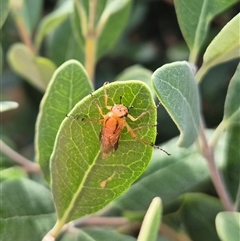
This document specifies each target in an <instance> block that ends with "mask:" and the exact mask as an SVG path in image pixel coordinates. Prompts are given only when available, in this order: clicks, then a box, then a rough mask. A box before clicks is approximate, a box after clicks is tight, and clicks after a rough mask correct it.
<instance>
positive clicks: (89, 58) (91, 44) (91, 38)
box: [85, 0, 98, 85]
mask: <svg viewBox="0 0 240 241" xmlns="http://www.w3.org/2000/svg"><path fill="white" fill-rule="evenodd" d="M96 8H97V0H90V2H89V22H88V31H87V35H86V45H85V56H86V57H85V67H86V70H87V72H88V75H89V78H90V80H91V81H92V83H93V85H94V75H95V64H96V46H97V37H98V36H97V33H96V29H95V18H96Z"/></svg>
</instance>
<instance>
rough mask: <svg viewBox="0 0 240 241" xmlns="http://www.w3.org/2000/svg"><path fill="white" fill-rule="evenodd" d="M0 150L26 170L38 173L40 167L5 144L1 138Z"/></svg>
mask: <svg viewBox="0 0 240 241" xmlns="http://www.w3.org/2000/svg"><path fill="white" fill-rule="evenodd" d="M0 151H1V152H2V153H3V154H5V155H6V156H8V157H9V158H10V159H12V160H13V161H15V162H16V163H17V164H19V165H21V166H22V167H23V168H24V169H25V170H26V171H27V172H33V173H40V167H39V165H38V164H37V163H34V162H32V161H30V160H28V159H27V158H25V157H23V156H22V155H20V154H19V153H17V152H16V151H14V150H13V149H12V148H10V147H9V146H8V145H7V144H5V143H4V142H3V141H2V140H0Z"/></svg>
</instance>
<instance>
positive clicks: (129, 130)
mask: <svg viewBox="0 0 240 241" xmlns="http://www.w3.org/2000/svg"><path fill="white" fill-rule="evenodd" d="M125 126H126V128H127V130H128V132H129V133H130V135H131V137H132V138H133V139H135V140H136V141H138V142H141V143H143V144H145V145H149V146H152V147H154V148H156V149H159V150H161V151H163V152H165V153H166V154H167V155H168V156H170V154H169V153H168V152H167V151H165V150H164V149H162V148H161V147H160V146H156V145H155V144H154V143H152V142H150V141H146V140H143V139H140V138H138V137H137V135H136V134H135V132H134V131H135V130H136V129H141V128H142V127H138V128H135V129H132V128H131V127H130V126H129V125H128V124H127V123H125Z"/></svg>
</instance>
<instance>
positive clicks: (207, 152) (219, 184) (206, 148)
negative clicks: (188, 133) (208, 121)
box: [200, 120, 234, 211]
mask: <svg viewBox="0 0 240 241" xmlns="http://www.w3.org/2000/svg"><path fill="white" fill-rule="evenodd" d="M200 138H201V140H202V153H203V155H204V157H205V158H206V160H207V163H208V167H209V171H210V175H211V179H212V182H213V184H214V186H215V188H216V191H217V194H218V196H219V198H220V200H221V202H222V204H223V207H224V208H225V210H227V211H233V210H234V208H233V204H232V202H231V200H230V198H229V195H228V193H227V190H226V188H225V185H224V182H223V179H222V177H221V175H220V172H219V170H218V168H217V166H216V163H215V157H214V149H213V147H211V146H210V145H209V143H208V142H207V138H206V135H205V131H204V125H203V121H202V120H201V122H200Z"/></svg>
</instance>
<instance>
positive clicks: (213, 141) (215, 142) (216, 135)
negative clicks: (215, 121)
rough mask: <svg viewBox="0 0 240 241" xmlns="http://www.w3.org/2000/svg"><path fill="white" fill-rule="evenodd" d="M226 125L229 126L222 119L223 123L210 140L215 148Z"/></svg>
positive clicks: (210, 144)
mask: <svg viewBox="0 0 240 241" xmlns="http://www.w3.org/2000/svg"><path fill="white" fill-rule="evenodd" d="M226 126H227V122H226V121H225V120H222V121H221V123H220V124H219V125H218V126H217V128H216V129H215V131H214V133H213V135H212V137H211V139H210V140H209V146H211V147H213V148H214V147H215V146H216V144H217V141H218V140H219V136H220V135H221V133H222V132H223V131H224V130H225V129H226Z"/></svg>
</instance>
